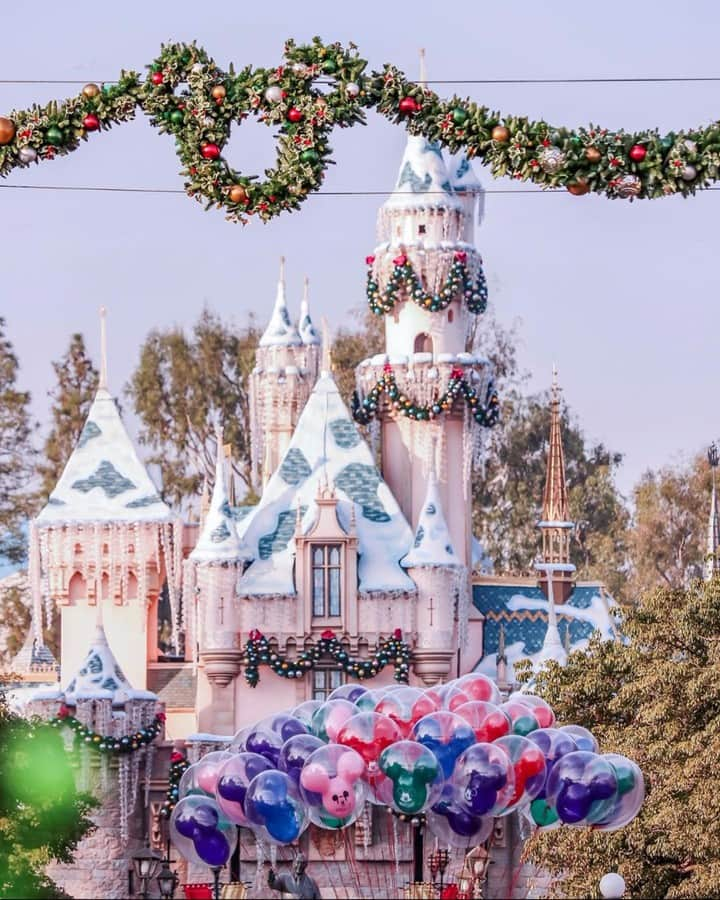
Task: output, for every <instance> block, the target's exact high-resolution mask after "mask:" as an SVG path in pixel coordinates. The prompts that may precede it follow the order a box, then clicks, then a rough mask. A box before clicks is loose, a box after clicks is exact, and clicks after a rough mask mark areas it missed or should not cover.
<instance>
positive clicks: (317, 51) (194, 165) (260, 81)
mask: <svg viewBox="0 0 720 900" xmlns="http://www.w3.org/2000/svg"><path fill="white" fill-rule="evenodd" d="M366 68H367V62H366V61H365V60H364V59H362V58H361V57H360V56H359V55H358V53H357V50H356V48H355V46H354V45H353V44H350V45H349V46H348V47H343V46H342V45H341V44H339V43H332V44H326V43H323V42H322V41H321V40H320V39H319V38H314V39H313V41H312V43H311V44H309V45H301V46H297V45H296V44H295V43H294V42H293V41H292V40H289V41H287V43H286V44H285V62H284V64H282V65H279V66H275V67H272V68H257V69H254V68H252V67H250V66H248V67H246V68H244V69H242V70H241V71H240V72H235V71H234V69H233V67H232V66H230V68H229V70H228V71H223V70H222V69H220V68H219V67H218V66H217V65H216V64H215V62H214V61H213V60H212V59H211V58H210V57H209V56H208V54H207V53H206V52H205V50H203V49H202V48H201V47H198V46H197V45H196V44H194V43H192V44H185V43H176V44H169V45H167V46H163V47H162V49H161V52H160V55H159V56H158V57H157V58H156V59H155V61H154V62H153V63H152V64H151V65H150V66H148V69H149V72H148V75H147V77H146V78H142V77H141V76H140V75H139V74H138V73H136V72H132V71H128V72H125V71H123V72H122V73H121V75H120V78H119V80H118V81H117V82H116V83H113V84H105V85H102V86H100V85H97V84H92V83H91V84H87V85H85V87H84V88H83V89H82V91H81V92H80V93H79V94H78V96H76V97H71V98H69V99H67V100H65V101H63V102H61V103H59V102H57V101H51V102H50V103H48V104H46V105H38V104H33V106H31V107H30V108H29V109H24V110H14V111H12V112H10V113H9V114H8V115H6V116H0V175H7V174H8V173H9V172H11V171H12V170H13V169H15V168H17V167H21V166H27V165H30V164H31V163H35V162H39V161H41V160H42V161H44V160H52V159H54V158H56V157H57V156H64V155H66V154H68V153H71V152H73V151H74V150H76V149H78V147H79V146H80V143H81V142H82V141H86V140H88V139H90V138H91V137H93V136H94V135H96V134H98V133H99V132H101V131H103V130H106V129H108V128H111V127H112V126H114V125H117V124H120V123H122V122H127V121H128V120H130V119H132V118H133V117H134V115H135V112H136V110H137V109H138V108H140V109H141V110H143V112H145V113H146V114H147V115H148V116H149V117H150V121H151V123H152V124H153V125H154V126H155V127H156V128H158V130H159V131H160V132H163V133H167V134H169V135H170V136H171V137H172V138H173V139H174V141H175V145H176V149H177V153H178V156H179V158H180V160H181V163H182V175H183V176H184V178H185V190H186V192H187V194H188V195H189V196H190V197H193V198H195V199H196V200H198V201H199V202H201V203H204V204H205V206H206V208H210V207H213V206H215V207H218V208H220V209H223V210H224V211H225V213H226V216H227V218H228V219H229V220H231V221H234V222H247V221H248V220H249V219H250V218H251V217H255V218H260V219H263V220H268V219H271V218H273V217H274V216H277V215H279V214H280V213H282V212H285V211H288V210H293V209H297V208H298V207H299V206H300V205H301V203H302V202H303V200H304V199H305V198H306V197H307V196H308V194H310V193H312V192H314V191H317V190H318V189H319V188H320V186H321V185H322V182H323V178H324V175H325V172H326V170H327V166H328V165H329V164H330V162H331V159H330V157H331V152H332V151H331V148H330V144H329V138H330V134H331V132H332V129H333V128H334V127H335V126H336V125H337V126H340V127H341V128H342V127H348V126H351V125H355V124H357V123H360V122H363V121H364V118H365V112H364V111H365V110H366V109H375V110H376V111H377V112H379V113H380V114H381V115H384V116H385V117H386V118H388V119H390V120H391V121H392V122H396V123H401V124H403V125H404V126H405V127H406V128H407V130H408V131H409V132H410V133H411V134H416V135H423V136H424V137H425V138H427V139H428V140H430V141H436V142H438V143H439V144H441V145H443V146H445V147H447V148H448V149H449V150H451V151H453V152H456V151H459V150H464V151H465V153H466V154H467V156H468V157H470V158H472V157H476V158H477V159H479V160H480V161H481V162H483V163H484V164H485V165H487V166H489V167H490V169H491V171H492V173H493V175H495V176H503V175H506V176H509V177H511V178H515V179H517V180H519V181H524V182H532V183H534V184H537V185H539V186H540V187H543V188H566V189H567V190H568V191H570V192H571V193H572V194H576V195H581V194H586V193H589V192H594V193H597V194H603V195H605V196H607V197H611V198H627V199H633V198H634V197H640V198H655V197H663V196H667V195H671V194H681V195H683V196H687V195H689V194H694V193H695V191H696V190H698V189H699V188H704V187H708V186H709V185H710V184H711V183H712V182H715V181H717V180H718V177H719V173H720V122H713V123H712V124H710V125H708V126H707V127H704V128H691V129H689V130H687V131H677V132H675V131H671V132H667V133H666V134H660V132H659V131H657V130H656V129H647V130H643V131H638V132H626V131H623V130H617V131H613V130H610V129H606V128H601V127H599V126H593V125H591V126H589V127H587V128H577V129H572V128H567V127H564V126H555V125H551V124H549V123H548V122H545V121H544V120H542V119H540V120H531V119H528V118H526V117H524V116H515V115H512V114H507V113H501V112H498V111H493V110H490V109H488V108H487V107H485V106H482V105H479V104H477V103H475V102H473V101H471V100H468V99H462V98H460V97H458V96H453V97H451V98H449V99H441V98H440V97H438V95H437V94H435V93H434V92H433V91H432V90H430V89H429V88H428V87H427V85H419V84H416V83H414V82H412V81H409V80H408V79H407V78H406V77H405V75H404V74H403V73H402V72H401V71H400V70H399V69H398V68H396V67H395V66H393V65H385V66H384V68H383V69H382V70H381V71H376V72H366V71H365V70H366ZM249 116H254V117H255V118H257V119H258V120H259V121H261V122H263V123H264V124H266V125H268V126H270V127H273V128H277V129H278V147H277V162H276V165H275V167H274V168H271V169H268V170H266V172H265V178H259V177H257V176H256V175H252V174H247V173H244V172H242V171H239V170H237V169H235V168H233V167H232V166H231V165H230V164H229V162H228V161H227V159H226V158H225V156H224V149H225V147H226V145H227V142H228V140H229V138H230V133H231V130H232V128H234V127H236V126H237V125H239V124H241V123H242V121H243V120H245V119H247V118H248V117H249Z"/></svg>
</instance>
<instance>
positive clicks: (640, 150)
mask: <svg viewBox="0 0 720 900" xmlns="http://www.w3.org/2000/svg"><path fill="white" fill-rule="evenodd" d="M646 156H647V147H643V145H642V144H633V146H632V147H631V148H630V159H631V160H632V161H633V162H642V161H643V160H644V159H645V157H646Z"/></svg>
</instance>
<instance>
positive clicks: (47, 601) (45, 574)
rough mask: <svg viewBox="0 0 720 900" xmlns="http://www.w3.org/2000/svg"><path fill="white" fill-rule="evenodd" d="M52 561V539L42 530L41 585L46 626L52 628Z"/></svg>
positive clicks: (44, 529)
mask: <svg viewBox="0 0 720 900" xmlns="http://www.w3.org/2000/svg"><path fill="white" fill-rule="evenodd" d="M51 565H52V559H51V556H50V539H49V535H48V530H47V529H46V528H42V529H40V585H41V595H42V598H43V603H44V607H45V624H46V625H47V627H48V628H49V627H50V623H51V619H52V609H51V607H52V597H51V592H50V567H51ZM40 629H41V630H40V635H41V636H42V622H41V624H40Z"/></svg>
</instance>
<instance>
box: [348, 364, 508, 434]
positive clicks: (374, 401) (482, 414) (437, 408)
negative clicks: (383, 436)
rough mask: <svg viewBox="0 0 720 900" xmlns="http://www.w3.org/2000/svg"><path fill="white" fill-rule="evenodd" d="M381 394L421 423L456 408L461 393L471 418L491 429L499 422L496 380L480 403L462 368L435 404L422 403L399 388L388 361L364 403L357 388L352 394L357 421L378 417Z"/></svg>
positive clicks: (399, 410)
mask: <svg viewBox="0 0 720 900" xmlns="http://www.w3.org/2000/svg"><path fill="white" fill-rule="evenodd" d="M382 394H387V395H388V399H389V400H390V402H391V403H392V405H393V407H394V408H395V409H396V410H397V411H398V412H400V413H401V414H402V415H404V416H406V417H407V418H409V419H415V420H416V421H418V422H429V421H431V420H432V419H436V418H437V417H438V416H440V415H442V414H443V413H446V412H449V411H450V410H451V409H452V408H453V404H454V403H455V401H456V400H457V398H458V397H460V396H462V397H463V399H464V400H465V402H466V403H467V405H468V406H469V407H470V411H471V414H472V417H473V419H474V420H475V421H476V422H477V423H478V425H483V426H484V427H485V428H492V427H493V426H494V425H496V424H497V421H498V418H499V416H500V401H499V399H498V395H497V391H496V390H495V386H494V384H493V382H492V381H491V382H490V383H489V384H488V386H487V390H486V391H485V399H484V402H481V400H480V397H479V396H478V393H477V391H476V390H475V388H473V387H471V386H470V384H469V382H468V380H467V378H465V374H464V372H463V370H462V369H461V368H460V367H456V368H454V369H452V370H451V372H450V380H449V381H448V386H447V390H446V391H445V393H444V394H441V395H440V396H438V397H436V398H435V399H434V400H433V401H432V403H428V404H423V403H416V402H415V401H414V400H412V399H411V398H410V397H408V396H407V394H404V393H403V392H402V391H401V390H400V388H399V387H398V384H397V381H396V379H395V373H394V372H393V368H392V366H391V365H390V363H385V366H384V367H383V374H382V377H381V378H380V379H379V380H378V381H377V383H376V384H375V386H374V387H373V388H372V390H371V391H370V393H369V394H368V395H367V397H365V399H364V400H363V401H362V403H361V402H360V398H359V397H358V394H357V391H355V392H354V394H353V397H352V414H353V418H354V419H355V421H356V422H358V423H359V424H360V425H367V424H368V422H370V420H371V419H373V418H375V416H377V414H378V411H379V408H380V398H381V396H382Z"/></svg>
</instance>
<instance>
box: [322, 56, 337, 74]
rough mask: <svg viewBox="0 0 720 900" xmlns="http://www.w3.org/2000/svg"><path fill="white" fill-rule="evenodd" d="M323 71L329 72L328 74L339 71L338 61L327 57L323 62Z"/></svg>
mask: <svg viewBox="0 0 720 900" xmlns="http://www.w3.org/2000/svg"><path fill="white" fill-rule="evenodd" d="M322 67H323V72H327V73H328V75H332V73H333V72H337V63H336V62H335V60H334V59H326V60H325V62H324V63H323V64H322Z"/></svg>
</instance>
